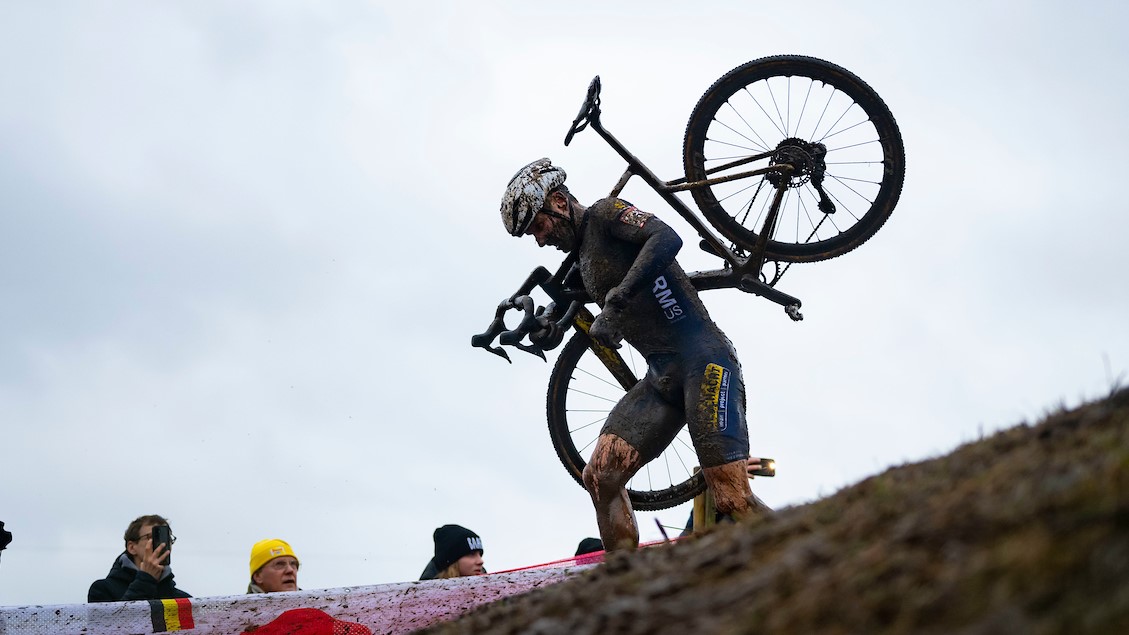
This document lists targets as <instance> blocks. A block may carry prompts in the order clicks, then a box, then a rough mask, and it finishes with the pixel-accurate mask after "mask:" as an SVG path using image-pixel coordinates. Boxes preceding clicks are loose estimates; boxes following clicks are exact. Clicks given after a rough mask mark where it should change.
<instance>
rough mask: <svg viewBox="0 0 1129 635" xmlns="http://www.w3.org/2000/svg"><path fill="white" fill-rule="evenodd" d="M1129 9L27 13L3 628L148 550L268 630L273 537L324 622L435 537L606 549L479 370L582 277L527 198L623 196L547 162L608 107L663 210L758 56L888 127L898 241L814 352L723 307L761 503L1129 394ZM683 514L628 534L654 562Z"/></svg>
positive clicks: (733, 306)
mask: <svg viewBox="0 0 1129 635" xmlns="http://www.w3.org/2000/svg"><path fill="white" fill-rule="evenodd" d="M613 6H614V7H616V8H612V7H613ZM1126 6H1129V5H1125V4H1124V3H1121V2H1115V1H1108V2H1099V1H1094V2H1085V3H1068V2H1065V1H1063V2H1037V1H1032V2H1025V3H1019V2H1010V1H1009V2H995V1H984V0H977V1H976V2H968V1H963V0H958V1H957V2H949V3H929V4H928V6H927V7H926V6H925V4H924V3H906V2H894V1H890V2H865V3H849V4H845V3H839V2H831V1H815V2H808V3H804V4H802V5H796V6H790V7H788V8H787V10H784V11H781V10H779V7H777V8H776V9H769V8H768V5H765V4H763V3H754V2H733V1H730V2H711V1H709V0H700V1H699V2H693V3H690V2H667V1H661V0H660V1H656V0H648V1H646V2H643V1H637V2H620V3H609V2H587V1H580V2H568V3H565V2H561V3H529V2H474V3H470V2H466V3H456V2H453V1H451V2H432V1H419V2H357V1H318V2H314V1H309V2H296V1H284V0H262V1H244V2H224V3H221V2H200V1H195V0H194V1H187V0H183V1H182V0H175V1H167V2H140V1H138V2H125V1H122V2H83V3H79V2H57V1H52V0H36V1H34V2H31V1H27V0H17V1H10V0H0V432H2V437H0V477H2V479H0V520H3V521H4V522H5V523H6V524H7V528H8V529H9V530H11V531H12V532H13V533H14V534H15V541H14V542H13V543H12V545H11V546H10V547H9V549H8V550H6V551H4V552H3V556H2V559H0V604H3V605H20V604H41V603H43V604H62V603H72V602H82V601H85V598H86V590H87V588H88V586H89V585H90V583H91V582H92V581H93V580H95V579H98V578H101V577H104V576H105V574H106V573H107V571H108V570H109V568H110V565H111V564H112V562H113V560H114V558H115V556H116V555H117V554H118V553H119V552H120V551H121V549H122V542H121V538H122V533H123V531H124V530H125V527H126V525H127V524H128V523H129V521H130V520H132V519H133V518H135V517H137V516H139V515H142V514H148V513H158V514H162V515H165V516H167V517H168V518H170V520H171V521H172V526H173V530H174V533H175V534H176V535H177V536H178V537H179V539H180V540H179V542H178V543H177V545H176V548H175V550H174V564H173V569H174V571H175V572H176V575H177V581H178V585H179V586H180V587H181V588H183V589H185V590H187V591H188V592H190V593H192V594H193V595H197V596H208V595H227V594H234V593H240V592H242V591H243V590H244V588H245V587H246V583H247V580H248V577H249V572H248V569H247V561H248V552H249V550H250V547H251V545H252V543H254V542H255V541H257V540H259V539H262V538H267V537H279V538H283V539H286V540H288V541H290V543H291V544H292V546H293V547H294V549H295V550H296V551H297V553H298V555H299V557H300V559H301V561H302V565H303V566H302V573H301V577H300V582H301V586H302V587H303V588H306V589H312V588H320V587H340V586H354V585H365V584H378V583H386V582H399V581H405V580H412V579H415V578H416V577H418V575H419V573H420V571H421V570H422V569H423V566H424V564H425V563H426V561H427V560H428V558H429V557H430V555H431V549H432V543H431V532H432V530H433V529H434V528H435V527H437V526H439V525H442V524H445V523H458V524H462V525H465V526H467V527H470V528H472V529H473V530H475V531H477V532H478V533H479V534H481V535H482V537H483V540H484V543H485V548H486V554H485V560H486V566H487V568H488V569H490V570H493V571H498V570H502V569H508V568H513V567H519V566H523V565H529V564H535V563H539V562H545V561H549V560H553V559H557V558H561V557H565V556H568V555H571V554H572V553H573V551H574V549H575V547H576V544H577V542H578V541H579V540H580V539H581V538H584V537H585V536H591V535H596V533H597V532H596V526H595V521H594V516H593V513H592V511H591V505H590V503H589V501H588V498H587V495H586V494H585V493H584V491H583V490H582V489H581V488H580V487H579V486H577V485H576V484H575V483H574V482H573V481H572V480H571V478H570V477H569V476H568V475H567V474H566V472H565V471H564V470H563V469H562V468H561V466H560V464H559V462H558V461H557V458H556V456H555V454H554V452H553V449H552V446H551V445H550V442H549V437H548V434H547V431H546V427H545V414H544V393H545V387H546V382H547V379H548V376H549V372H550V370H551V363H550V364H546V363H543V362H541V361H540V360H538V359H536V358H533V357H531V356H527V355H523V354H520V353H519V354H518V355H520V356H515V363H514V364H513V365H509V364H506V363H505V362H504V361H502V360H501V359H499V358H497V357H494V356H491V355H489V354H487V353H484V352H482V351H481V350H478V349H473V348H471V347H470V346H469V339H470V336H471V335H472V334H474V333H477V332H480V331H482V330H483V329H484V328H485V327H486V325H487V324H488V323H489V321H490V319H491V317H492V314H493V310H494V307H495V306H496V305H497V303H498V301H499V300H500V299H502V298H503V297H505V296H507V295H509V294H510V293H512V292H513V290H514V289H515V288H516V286H517V285H518V284H519V283H520V281H521V280H522V279H523V278H524V276H525V275H526V274H527V273H528V271H529V270H530V269H532V268H533V267H534V266H536V265H538V264H547V265H550V266H553V265H555V264H556V263H558V262H559V259H560V258H559V254H557V252H549V251H546V250H539V249H537V247H536V245H535V244H534V243H533V241H532V240H516V239H512V238H510V237H509V236H507V235H506V234H505V232H504V231H503V229H502V226H501V223H500V222H499V219H498V213H497V209H498V202H499V200H500V198H501V195H502V191H503V190H504V187H505V184H506V182H507V180H508V179H509V177H510V176H511V175H512V173H513V172H514V170H516V169H517V168H518V167H520V166H521V165H523V164H525V163H527V162H528V161H530V160H532V159H535V158H538V157H541V156H549V157H551V158H552V159H553V160H554V162H555V163H558V164H560V165H562V166H564V167H565V168H566V169H567V170H568V173H569V184H570V186H571V188H572V191H573V192H574V193H576V194H577V195H578V196H579V197H580V198H581V199H582V200H584V201H586V202H590V201H592V200H595V199H596V198H599V197H601V196H604V195H606V193H607V192H608V190H609V189H610V188H611V186H612V185H613V184H614V182H615V180H616V179H617V178H618V177H619V174H620V173H621V171H622V169H623V165H622V163H621V161H620V160H619V159H618V157H617V156H616V155H615V154H614V153H613V152H612V151H611V150H610V149H609V148H608V147H607V146H606V145H605V144H604V143H603V142H602V141H601V140H600V139H599V138H598V137H597V136H596V135H594V134H591V133H581V134H580V135H579V136H578V137H577V138H576V140H574V141H573V143H572V145H571V146H569V147H568V148H565V147H563V146H562V144H561V140H562V138H563V136H564V133H565V131H566V129H567V127H568V124H569V122H571V120H572V118H573V116H574V115H575V113H576V110H577V108H578V106H579V104H580V101H581V100H582V98H583V95H584V90H585V87H586V86H587V84H588V81H589V80H590V79H591V78H592V76H593V75H597V74H599V75H600V76H601V77H602V79H603V83H604V94H603V109H604V124H605V126H606V127H607V128H608V129H609V130H611V131H612V132H613V134H615V135H616V136H617V137H618V138H619V139H620V140H622V141H623V142H624V143H625V144H626V145H627V146H628V147H629V148H630V149H631V150H632V151H633V152H635V154H636V155H637V156H639V157H640V158H642V159H643V160H644V162H646V163H647V164H648V165H649V166H650V167H651V168H653V169H654V170H655V171H656V172H658V173H659V174H660V175H662V176H664V177H666V178H676V177H677V176H679V174H678V171H679V168H680V164H681V159H680V157H681V143H682V134H683V131H684V128H685V125H686V120H687V118H688V116H689V113H690V111H691V109H692V107H693V106H694V104H695V103H696V101H697V100H698V98H699V97H700V96H701V94H702V92H703V91H705V89H706V88H707V87H709V85H710V84H711V83H712V82H713V81H714V80H715V79H717V78H718V77H720V76H721V75H722V74H724V73H725V72H726V71H728V70H729V69H731V68H733V67H735V66H737V65H739V64H742V63H744V62H746V61H748V60H751V59H754V58H758V57H762V56H765V55H772V54H779V53H797V54H806V55H813V56H816V57H821V58H824V59H828V60H831V61H833V62H836V63H838V64H840V65H842V66H845V67H846V68H848V69H850V70H852V71H853V72H855V73H856V74H858V75H859V76H861V77H862V78H863V79H864V80H865V81H866V82H868V83H869V84H870V85H871V86H873V87H874V88H875V89H876V90H877V91H878V93H879V94H880V95H881V96H882V97H883V98H884V99H885V101H886V103H887V104H888V105H889V107H890V109H891V110H892V111H893V113H894V115H895V117H896V118H897V120H898V123H899V125H900V127H901V130H902V134H903V137H904V140H905V147H906V157H907V161H906V165H907V168H906V182H905V189H904V191H903V193H902V197H901V201H900V203H899V204H898V207H897V209H896V210H895V211H894V214H893V216H892V217H891V219H890V220H889V222H888V223H887V224H886V226H885V227H883V228H882V229H881V230H880V231H879V232H878V234H877V235H876V236H875V237H874V238H873V239H872V240H871V241H870V242H868V243H867V244H865V245H863V246H862V247H861V248H860V249H858V250H856V251H854V252H852V253H849V254H847V255H845V256H843V257H841V258H837V259H834V260H830V261H826V262H821V263H813V264H806V265H797V266H795V267H793V268H792V270H791V271H789V273H788V275H787V276H786V277H785V278H784V280H783V282H782V283H781V288H782V289H784V290H785V291H787V292H789V293H791V294H793V295H796V296H798V297H800V298H801V299H802V300H803V301H804V309H805V316H806V319H805V321H803V322H800V323H793V322H791V321H789V320H788V319H787V318H786V317H785V316H784V314H783V312H782V311H780V309H779V307H777V306H776V305H774V304H771V303H769V302H765V301H763V300H760V299H758V298H756V297H753V296H749V295H744V294H740V293H737V292H735V291H727V292H711V294H710V295H708V296H706V301H707V304H708V306H709V308H710V310H711V314H712V315H713V317H714V318H715V319H716V320H717V321H718V323H719V324H720V325H721V326H722V327H723V329H724V330H725V331H726V332H727V333H728V335H729V336H730V337H731V339H732V340H733V341H734V343H735V345H736V346H737V349H738V351H739V353H740V355H741V358H742V361H743V365H744V369H745V376H746V381H747V382H748V384H749V415H748V419H749V421H750V427H751V439H752V447H753V453H754V454H755V455H760V456H772V457H775V458H776V459H777V461H778V466H779V473H778V476H777V478H775V479H758V480H757V481H755V482H754V488H755V491H756V492H757V493H758V494H759V495H760V496H761V497H762V498H763V499H765V500H766V501H767V502H768V503H769V504H770V505H772V506H775V507H785V506H789V505H796V504H802V503H805V502H809V501H812V500H815V499H817V498H819V497H821V496H826V495H829V494H832V493H834V492H835V491H837V490H838V489H840V488H842V487H844V486H846V485H849V484H852V483H855V482H857V481H859V480H861V479H863V478H865V477H867V476H869V475H872V474H876V473H879V472H881V471H882V470H884V469H885V468H887V467H889V466H892V465H898V464H901V463H905V462H910V461H918V460H922V459H926V458H929V457H933V456H938V455H941V454H944V453H947V452H949V451H950V450H952V449H953V448H955V447H956V446H958V445H959V444H961V443H964V442H968V441H972V440H975V439H977V438H978V437H979V436H980V435H982V434H988V433H990V432H992V431H994V430H998V429H1000V428H1004V427H1010V426H1013V425H1016V424H1018V423H1020V422H1023V421H1034V420H1036V419H1037V418H1039V417H1040V416H1041V415H1042V414H1044V413H1045V412H1047V411H1048V410H1051V409H1054V408H1056V407H1058V406H1059V405H1062V404H1066V405H1074V404H1077V403H1079V402H1080V401H1081V400H1083V399H1089V398H1094V397H1097V396H1100V395H1102V394H1105V393H1107V392H1108V391H1109V389H1110V387H1111V386H1112V385H1113V384H1114V383H1116V382H1118V381H1120V382H1122V383H1125V382H1126V381H1127V380H1129V375H1127V373H1129V329H1127V327H1126V325H1127V324H1129V285H1127V284H1126V282H1125V281H1124V271H1125V269H1126V256H1125V253H1126V248H1125V237H1126V236H1129V214H1127V213H1126V211H1127V210H1126V206H1127V205H1126V202H1125V199H1126V196H1125V193H1124V191H1123V189H1124V182H1125V171H1124V167H1125V165H1126V161H1125V158H1124V156H1123V148H1125V147H1129V123H1127V121H1129V120H1127V118H1126V116H1125V113H1126V112H1127V111H1129V98H1127V96H1126V89H1125V86H1124V82H1123V81H1122V79H1123V78H1124V76H1125V68H1124V65H1125V62H1126V60H1129V45H1127V44H1126V39H1125V37H1124V35H1123V33H1122V31H1123V27H1124V25H1125V24H1127V23H1129V9H1127V8H1126ZM758 7H759V8H761V10H758ZM917 7H921V8H917ZM624 196H625V197H627V198H629V199H631V200H632V201H633V202H634V203H635V204H636V205H638V206H640V207H643V208H645V209H649V210H650V211H654V212H657V213H659V214H660V215H661V216H663V217H664V218H666V219H667V220H669V221H671V224H673V225H675V226H676V227H677V228H679V230H680V232H681V233H682V234H683V236H684V237H688V234H689V232H690V230H689V229H688V228H686V227H685V226H684V225H679V224H678V223H677V222H675V219H673V218H672V216H673V212H671V211H670V210H669V208H666V207H665V206H664V205H663V204H662V203H661V201H660V200H659V199H657V197H655V196H654V195H653V194H650V193H649V192H647V191H646V190H645V187H644V186H643V185H642V184H641V183H639V182H638V181H636V182H634V183H633V184H632V185H630V186H629V187H628V189H627V190H626V191H625V192H624ZM688 242H692V241H688ZM694 251H696V250H686V254H685V257H684V258H683V263H684V265H685V267H686V268H687V269H700V268H707V267H713V266H716V262H711V261H710V260H709V259H708V257H707V256H705V255H704V254H701V253H694ZM554 357H555V353H553V354H551V356H550V362H552V360H553V359H554ZM688 510H689V508H688V506H682V507H679V508H676V509H673V510H669V511H666V512H658V513H649V512H648V513H640V514H639V521H640V526H641V529H642V533H643V537H644V539H654V538H657V537H658V531H657V529H656V527H655V521H654V518H656V517H657V518H659V520H660V521H661V522H663V523H665V524H668V525H681V524H682V523H683V522H684V521H685V519H686V516H687V514H688Z"/></svg>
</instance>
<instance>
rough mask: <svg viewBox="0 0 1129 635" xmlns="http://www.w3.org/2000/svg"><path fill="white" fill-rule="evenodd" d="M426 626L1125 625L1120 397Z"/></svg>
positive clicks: (1127, 517) (1067, 629) (674, 629)
mask: <svg viewBox="0 0 1129 635" xmlns="http://www.w3.org/2000/svg"><path fill="white" fill-rule="evenodd" d="M908 429H909V426H907V430H908ZM427 632H429V633H442V634H450V633H541V634H546V635H548V634H554V633H562V634H563V633H568V634H578V633H594V634H595V633H599V634H604V633H694V634H696V635H705V634H710V633H750V634H756V635H770V634H774V633H781V634H788V635H796V634H805V633H827V634H835V633H851V634H857V633H866V634H877V633H938V634H942V633H943V634H945V635H957V634H989V633H990V634H997V633H999V634H1011V633H1021V634H1028V633H1030V634H1040V633H1070V634H1071V635H1080V634H1086V633H1103V634H1104V633H1109V634H1115V633H1116V634H1123V633H1129V389H1123V390H1120V391H1117V392H1115V393H1113V394H1111V395H1110V396H1109V397H1108V398H1106V399H1102V400H1100V401H1095V402H1093V403H1089V404H1086V405H1084V406H1082V407H1079V408H1077V409H1074V410H1069V411H1066V410H1063V411H1060V412H1055V413H1052V414H1050V415H1048V416H1047V417H1046V418H1045V419H1044V420H1043V421H1042V422H1040V423H1039V424H1037V425H1033V426H1030V425H1026V424H1021V425H1019V426H1017V427H1015V428H1012V429H1009V430H1005V431H1002V432H1000V433H998V434H995V435H993V436H991V437H988V438H985V439H983V440H980V441H977V442H974V443H968V444H966V445H963V446H961V447H959V448H957V449H956V450H955V451H953V452H952V453H951V454H949V455H947V456H944V457H941V458H937V459H933V460H929V461H924V462H921V463H916V464H911V465H903V466H900V467H895V468H891V469H889V470H887V471H885V472H883V473H882V474H879V475H877V476H874V477H871V478H869V479H866V480H865V481H862V482H861V483H859V484H857V485H854V486H852V487H849V488H846V489H844V490H842V491H840V492H838V493H836V494H835V495H833V496H830V497H828V498H826V499H823V500H820V501H817V502H815V503H811V504H808V505H804V506H800V507H792V508H787V509H783V510H780V511H778V512H776V513H775V514H773V515H771V516H769V517H766V518H758V519H753V520H751V521H749V522H745V523H740V524H736V525H724V526H720V527H718V528H716V529H714V530H712V531H710V532H708V533H705V534H702V535H700V536H695V537H693V538H690V539H686V540H683V541H679V542H678V543H677V544H674V545H671V546H669V547H659V548H653V549H647V550H643V551H639V552H634V553H628V554H616V555H614V556H611V557H609V558H608V561H607V563H606V564H605V565H604V566H602V567H598V568H596V569H594V570H592V571H589V572H586V573H585V574H583V575H580V576H577V577H576V578H573V579H571V580H569V581H567V582H563V583H560V584H556V585H553V586H551V587H547V588H544V589H540V590H537V591H534V592H532V593H528V594H525V595H522V596H519V597H514V598H509V599H506V600H503V601H500V602H496V603H494V604H491V605H488V606H486V607H483V608H481V609H479V610H477V611H475V612H473V613H470V614H468V615H466V616H464V617H463V618H461V619H459V620H457V621H454V622H448V623H445V624H441V625H438V626H436V627H433V628H432V629H430V630H428V631H427Z"/></svg>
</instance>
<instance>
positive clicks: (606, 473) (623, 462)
mask: <svg viewBox="0 0 1129 635" xmlns="http://www.w3.org/2000/svg"><path fill="white" fill-rule="evenodd" d="M638 464H639V452H638V450H636V449H635V448H634V447H632V446H631V444H630V443H628V442H627V441H624V440H623V439H621V438H620V437H618V436H616V435H614V434H605V435H602V436H601V437H600V440H599V441H598V442H597V443H596V449H595V450H594V451H593V452H592V460H590V461H589V462H588V465H586V466H585V467H584V487H585V488H587V489H588V491H589V492H592V493H596V492H597V490H600V491H608V490H609V489H610V490H619V489H620V488H622V487H623V486H624V485H626V484H627V480H628V479H629V478H631V475H632V474H633V473H634V470H635V469H637V468H638Z"/></svg>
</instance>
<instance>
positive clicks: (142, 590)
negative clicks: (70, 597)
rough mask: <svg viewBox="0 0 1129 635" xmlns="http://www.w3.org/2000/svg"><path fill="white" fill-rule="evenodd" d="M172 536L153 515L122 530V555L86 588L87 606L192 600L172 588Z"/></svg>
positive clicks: (173, 583)
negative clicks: (108, 570) (105, 603)
mask: <svg viewBox="0 0 1129 635" xmlns="http://www.w3.org/2000/svg"><path fill="white" fill-rule="evenodd" d="M174 542H176V536H173V535H172V530H171V528H170V527H169V521H167V520H165V519H164V518H162V517H161V516H157V515H155V514H152V515H149V516H141V517H139V518H137V519H136V520H134V521H133V522H131V523H130V524H129V527H127V528H126V530H125V551H123V552H122V554H121V555H120V556H118V559H117V560H115V561H114V565H113V566H112V567H111V568H110V573H109V575H107V576H106V577H105V578H104V579H102V580H96V581H95V582H94V583H93V584H91V585H90V591H88V592H87V594H86V601H87V602H118V601H127V600H163V599H168V598H188V597H192V596H191V595H189V594H188V593H186V592H184V591H182V590H180V589H178V588H176V583H175V582H174V581H173V574H172V567H170V566H169V562H170V559H171V550H172V543H174Z"/></svg>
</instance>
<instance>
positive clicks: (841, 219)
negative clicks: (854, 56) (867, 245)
mask: <svg viewBox="0 0 1129 635" xmlns="http://www.w3.org/2000/svg"><path fill="white" fill-rule="evenodd" d="M796 108H798V109H799V110H798V111H797V110H796ZM781 109H783V111H782V110H781ZM813 119H814V120H815V121H814V124H813V123H812V120H813ZM809 126H810V128H809ZM797 139H798V140H800V141H801V145H802V143H803V142H820V143H823V142H826V177H824V179H823V186H824V189H825V191H826V192H827V194H828V195H829V196H830V198H831V200H832V201H833V202H834V203H835V205H836V207H837V209H836V211H835V213H832V214H825V213H823V212H821V211H820V210H819V209H818V207H816V201H817V200H818V195H817V193H816V191H815V189H814V188H813V187H812V183H811V181H810V180H808V181H807V182H804V177H803V175H796V174H794V175H793V176H792V179H791V182H790V183H789V189H788V191H787V192H786V194H785V199H784V201H783V203H782V204H781V209H780V217H779V219H778V222H777V223H776V231H775V233H773V234H770V236H769V240H768V242H767V245H766V247H765V257H766V259H768V260H776V261H780V262H816V261H820V260H826V259H829V258H834V257H836V256H840V255H842V254H845V253H847V252H849V251H851V250H852V249H855V248H856V247H858V246H859V245H861V244H863V243H864V242H866V240H867V239H869V238H870V237H871V236H873V235H874V234H875V233H876V232H877V231H878V230H879V229H880V228H881V227H882V225H883V224H885V222H886V220H887V219H888V218H889V217H890V214H891V213H892V212H893V210H894V206H895V205H897V202H898V197H899V196H900V195H901V190H902V183H903V182H904V180H905V149H904V146H903V144H902V136H901V132H900V131H899V130H898V125H897V122H896V121H895V120H894V116H893V115H892V114H891V113H890V109H889V108H887V107H886V104H885V102H883V101H882V99H881V98H880V97H879V96H878V93H876V92H875V91H874V89H872V88H871V87H870V86H869V85H867V84H866V83H865V82H864V81H862V80H861V79H859V78H858V77H857V76H856V75H854V74H853V73H851V72H850V71H848V70H846V69H844V68H842V67H840V66H837V65H835V64H832V63H831V62H827V61H824V60H821V59H817V58H814V57H806V56H800V55H778V56H772V57H765V58H761V59H757V60H754V61H752V62H748V63H746V64H743V65H741V66H738V67H737V68H734V69H733V70H731V71H729V72H728V73H726V74H725V75H724V76H722V77H721V78H720V79H718V80H717V81H716V82H714V83H713V85H712V86H710V88H709V90H707V91H706V92H705V94H703V95H702V97H701V99H699V100H698V103H697V105H695V106H694V110H693V111H692V112H691V114H690V120H689V121H688V122H687V124H686V136H685V139H684V144H683V161H684V167H685V169H686V179H687V181H689V182H696V181H701V180H704V179H706V178H708V177H707V174H710V173H709V170H712V169H715V168H716V167H717V166H718V165H721V164H724V163H726V162H731V161H734V160H736V159H739V158H741V157H742V156H752V155H754V154H758V153H761V152H768V151H776V152H779V151H780V148H781V147H782V146H783V145H785V144H788V143H793V142H795V140H797ZM765 165H767V163H765ZM758 167H764V166H758ZM745 169H746V170H747V169H750V168H745ZM724 174H725V172H724V171H722V172H717V173H714V174H712V176H722V175H724ZM766 185H768V187H765V186H766ZM773 193H774V188H773V187H772V186H771V184H770V183H769V182H768V179H767V178H766V175H761V176H757V177H752V178H746V179H741V180H738V181H731V182H727V183H719V184H716V185H713V186H706V187H700V188H694V189H692V190H691V195H692V196H693V198H694V201H695V203H696V204H697V205H698V208H699V209H700V210H701V211H702V214H703V215H704V216H705V218H706V220H707V221H708V222H709V223H710V224H711V225H713V226H714V227H715V228H716V229H717V230H718V231H719V232H721V234H722V235H724V236H725V237H727V238H728V239H729V240H731V241H733V242H734V244H735V245H737V246H738V247H740V248H742V249H744V250H747V251H751V250H752V249H753V245H754V244H755V243H756V240H757V228H758V227H759V226H760V224H761V222H762V221H761V220H760V218H759V216H757V215H758V214H763V213H764V211H765V210H766V209H767V204H766V202H765V200H764V199H761V200H758V199H760V198H761V197H760V195H762V194H765V195H766V196H765V198H766V199H767V200H768V201H771V198H772V195H773ZM758 208H759V209H758ZM754 212H756V213H755V214H754ZM752 217H756V218H752ZM785 236H787V238H786V237H785Z"/></svg>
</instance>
